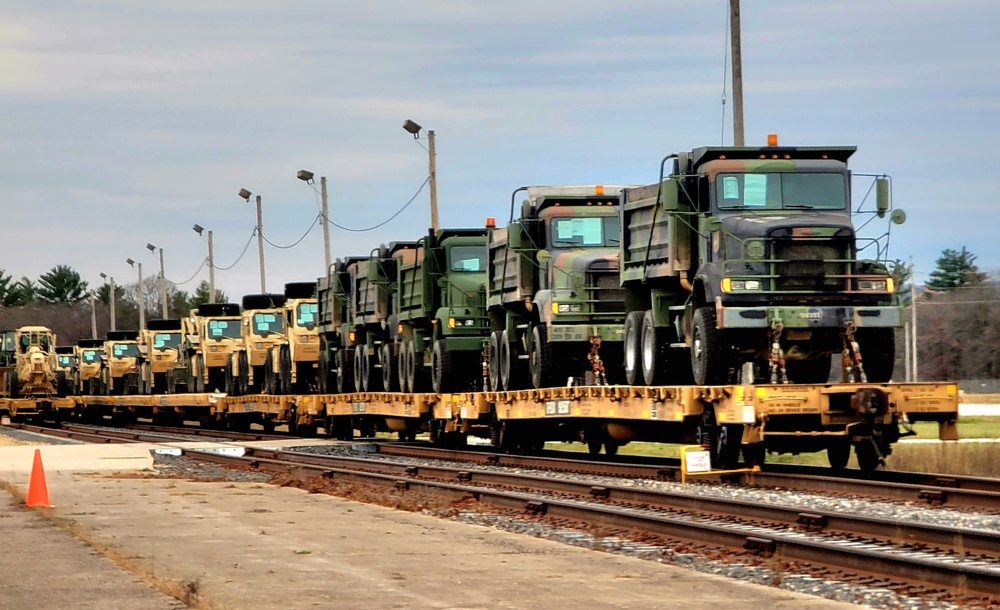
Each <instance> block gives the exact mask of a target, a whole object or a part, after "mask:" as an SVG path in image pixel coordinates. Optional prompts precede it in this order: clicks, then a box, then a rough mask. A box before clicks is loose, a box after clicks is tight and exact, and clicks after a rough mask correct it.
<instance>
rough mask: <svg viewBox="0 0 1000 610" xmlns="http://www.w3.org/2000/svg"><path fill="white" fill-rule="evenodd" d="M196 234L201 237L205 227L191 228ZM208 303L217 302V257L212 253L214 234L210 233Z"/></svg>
mask: <svg viewBox="0 0 1000 610" xmlns="http://www.w3.org/2000/svg"><path fill="white" fill-rule="evenodd" d="M191 228H192V229H194V232H195V233H197V234H198V235H201V234H202V233H204V231H205V227H203V226H201V225H199V224H196V225H195V226H193V227H191ZM208 302H209V303H214V302H215V256H214V254H213V253H212V232H211V231H209V232H208Z"/></svg>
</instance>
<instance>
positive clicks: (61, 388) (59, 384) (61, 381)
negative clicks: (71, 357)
mask: <svg viewBox="0 0 1000 610" xmlns="http://www.w3.org/2000/svg"><path fill="white" fill-rule="evenodd" d="M67 395H69V382H68V381H67V379H66V371H57V372H56V396H57V397H59V398H66V396H67Z"/></svg>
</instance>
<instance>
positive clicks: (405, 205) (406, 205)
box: [326, 176, 431, 233]
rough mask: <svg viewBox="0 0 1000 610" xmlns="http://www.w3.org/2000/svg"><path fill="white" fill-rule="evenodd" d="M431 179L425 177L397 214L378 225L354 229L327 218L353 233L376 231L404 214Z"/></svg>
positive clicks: (335, 224) (332, 223) (334, 224)
mask: <svg viewBox="0 0 1000 610" xmlns="http://www.w3.org/2000/svg"><path fill="white" fill-rule="evenodd" d="M430 181H431V178H430V176H428V177H427V178H425V179H424V181H423V183H421V185H420V188H418V189H417V192H416V193H413V197H410V200H409V201H407V202H406V203H404V204H403V207H401V208H399V209H398V210H396V213H395V214H393V215H392V216H390V217H388V218H386V219H385V220H383V221H382V222H380V223H378V224H376V225H372V226H370V227H365V228H364V229H353V228H351V227H345V226H344V225H341V224H337V223H335V222H333V221H332V220H330V219H329V218H327V219H326V221H327V222H329V223H330V224H331V225H333V226H335V227H337V228H338V229H341V230H344V231H350V232H352V233H364V232H365V231H374V230H375V229H378V228H380V227H384V226H385V225H387V224H389V223H390V222H392V221H393V220H395V219H396V217H397V216H399V215H400V214H402V213H403V211H404V210H405V209H406V208H408V207H410V204H411V203H413V202H414V200H416V198H417V195H419V194H420V193H421V191H423V190H424V187H425V186H427V183H428V182H430Z"/></svg>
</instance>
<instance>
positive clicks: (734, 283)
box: [722, 277, 760, 292]
mask: <svg viewBox="0 0 1000 610" xmlns="http://www.w3.org/2000/svg"><path fill="white" fill-rule="evenodd" d="M743 290H760V280H734V279H730V278H728V277H727V278H723V279H722V292H740V291H743Z"/></svg>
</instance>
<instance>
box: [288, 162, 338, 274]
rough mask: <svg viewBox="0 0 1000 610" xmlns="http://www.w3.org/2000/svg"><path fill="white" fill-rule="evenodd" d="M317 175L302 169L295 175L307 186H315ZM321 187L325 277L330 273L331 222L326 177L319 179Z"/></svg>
mask: <svg viewBox="0 0 1000 610" xmlns="http://www.w3.org/2000/svg"><path fill="white" fill-rule="evenodd" d="M315 176H316V175H315V174H313V173H312V172H311V171H309V170H307V169H300V170H299V173H297V174H296V175H295V177H296V178H298V179H299V180H301V181H303V182H305V183H306V184H313V182H314V181H313V178H314V177H315ZM319 185H320V199H321V201H322V210H321V211H320V215H321V216H322V217H321V218H320V221H321V222H322V223H323V260H324V262H325V263H326V267H325V268H324V271H323V275H326V274H327V273H329V272H330V222H329V219H330V217H329V215H328V213H329V206H328V203H327V195H326V176H322V177H320V179H319Z"/></svg>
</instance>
